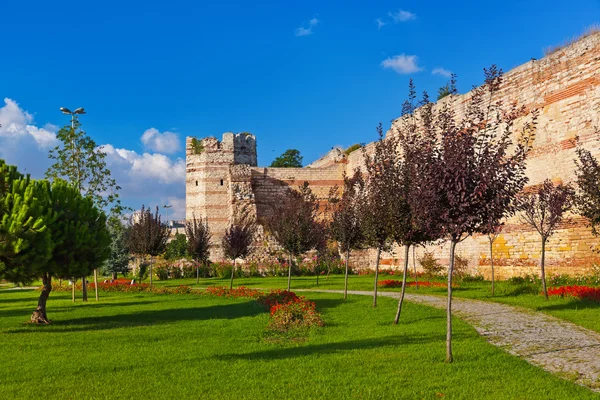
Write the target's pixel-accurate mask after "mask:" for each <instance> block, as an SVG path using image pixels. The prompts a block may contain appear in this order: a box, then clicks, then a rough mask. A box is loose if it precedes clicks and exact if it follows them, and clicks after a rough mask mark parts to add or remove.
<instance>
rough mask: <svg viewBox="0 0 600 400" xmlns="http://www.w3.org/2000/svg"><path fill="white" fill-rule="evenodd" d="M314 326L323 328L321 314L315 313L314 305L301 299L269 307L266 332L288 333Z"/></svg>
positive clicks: (297, 298)
mask: <svg viewBox="0 0 600 400" xmlns="http://www.w3.org/2000/svg"><path fill="white" fill-rule="evenodd" d="M315 326H323V320H322V319H321V314H319V313H318V312H317V309H316V306H315V303H313V302H311V301H308V300H306V299H305V298H303V297H296V298H295V299H294V300H292V301H290V302H287V303H282V304H276V305H274V306H273V307H271V320H270V321H269V325H268V326H267V330H268V331H273V332H278V333H288V332H290V331H296V330H304V329H307V328H311V327H315Z"/></svg>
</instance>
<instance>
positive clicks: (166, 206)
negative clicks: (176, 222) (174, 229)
mask: <svg viewBox="0 0 600 400" xmlns="http://www.w3.org/2000/svg"><path fill="white" fill-rule="evenodd" d="M171 207H173V206H172V205H171V204H165V205H163V208H164V209H166V210H167V227H168V226H169V208H171Z"/></svg>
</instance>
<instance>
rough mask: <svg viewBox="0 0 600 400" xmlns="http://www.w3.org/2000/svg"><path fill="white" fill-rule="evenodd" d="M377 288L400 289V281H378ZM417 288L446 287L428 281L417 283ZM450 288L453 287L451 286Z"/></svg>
mask: <svg viewBox="0 0 600 400" xmlns="http://www.w3.org/2000/svg"><path fill="white" fill-rule="evenodd" d="M377 286H380V287H382V288H396V287H402V281H397V280H394V279H385V280H383V281H379V282H377ZM406 286H407V287H408V286H416V282H406ZM419 286H423V287H447V285H446V284H445V283H440V282H429V281H423V282H419ZM452 287H454V285H452Z"/></svg>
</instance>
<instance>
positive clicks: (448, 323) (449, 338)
mask: <svg viewBox="0 0 600 400" xmlns="http://www.w3.org/2000/svg"><path fill="white" fill-rule="evenodd" d="M456 243H457V242H456V241H454V240H452V241H451V242H450V266H449V267H448V305H447V308H446V362H447V363H451V362H452V361H453V359H452V273H453V272H454V249H455V248H456Z"/></svg>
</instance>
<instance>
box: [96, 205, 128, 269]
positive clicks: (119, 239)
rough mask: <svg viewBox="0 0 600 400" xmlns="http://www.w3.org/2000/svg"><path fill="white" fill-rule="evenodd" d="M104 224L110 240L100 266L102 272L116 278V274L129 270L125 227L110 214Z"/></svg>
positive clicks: (116, 217) (117, 218)
mask: <svg viewBox="0 0 600 400" xmlns="http://www.w3.org/2000/svg"><path fill="white" fill-rule="evenodd" d="M106 225H107V228H108V232H109V234H110V238H111V242H110V253H109V255H108V258H107V259H106V262H105V263H104V265H103V267H102V273H104V274H110V275H111V276H112V279H117V274H123V275H125V274H127V273H128V272H129V261H131V253H130V252H129V249H128V248H127V238H126V235H127V228H126V227H125V225H124V224H123V222H121V219H120V218H119V217H118V216H116V215H111V216H110V217H109V218H108V222H107V224H106Z"/></svg>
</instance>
